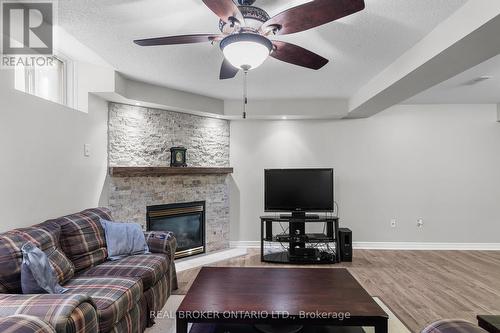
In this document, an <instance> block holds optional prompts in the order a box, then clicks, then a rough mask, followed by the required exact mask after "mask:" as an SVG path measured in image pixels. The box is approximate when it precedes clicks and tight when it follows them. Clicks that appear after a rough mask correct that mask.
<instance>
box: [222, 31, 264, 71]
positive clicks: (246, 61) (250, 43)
mask: <svg viewBox="0 0 500 333" xmlns="http://www.w3.org/2000/svg"><path fill="white" fill-rule="evenodd" d="M220 48H221V49H222V52H223V53H224V57H225V58H226V59H227V60H228V61H229V62H230V63H231V65H233V66H234V67H236V68H241V69H245V70H248V69H255V68H257V67H259V66H260V65H262V63H263V62H264V61H265V60H266V59H267V57H268V56H269V54H270V53H271V50H272V48H273V44H272V43H271V41H270V40H269V39H267V38H266V37H264V36H261V35H258V34H253V33H239V34H234V35H229V36H227V37H226V38H224V39H223V40H222V41H221V43H220Z"/></svg>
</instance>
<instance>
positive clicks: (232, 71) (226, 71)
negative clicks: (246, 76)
mask: <svg viewBox="0 0 500 333" xmlns="http://www.w3.org/2000/svg"><path fill="white" fill-rule="evenodd" d="M238 71H239V69H238V68H236V67H234V66H233V65H231V63H230V62H229V61H227V60H226V58H224V61H223V62H222V66H221V68H220V74H219V79H220V80H225V79H232V78H233V77H235V76H236V74H238Z"/></svg>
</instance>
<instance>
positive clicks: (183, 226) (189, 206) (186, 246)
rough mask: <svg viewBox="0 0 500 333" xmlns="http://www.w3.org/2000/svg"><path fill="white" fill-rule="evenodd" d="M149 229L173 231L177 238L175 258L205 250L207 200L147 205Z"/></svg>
mask: <svg viewBox="0 0 500 333" xmlns="http://www.w3.org/2000/svg"><path fill="white" fill-rule="evenodd" d="M146 220H147V230H148V231H172V232H173V233H174V234H175V237H176V239H177V251H176V252H175V258H176V259H177V258H183V257H188V256H192V255H195V254H200V253H204V252H205V201H198V202H183V203H175V204H168V205H155V206H148V207H147V216H146Z"/></svg>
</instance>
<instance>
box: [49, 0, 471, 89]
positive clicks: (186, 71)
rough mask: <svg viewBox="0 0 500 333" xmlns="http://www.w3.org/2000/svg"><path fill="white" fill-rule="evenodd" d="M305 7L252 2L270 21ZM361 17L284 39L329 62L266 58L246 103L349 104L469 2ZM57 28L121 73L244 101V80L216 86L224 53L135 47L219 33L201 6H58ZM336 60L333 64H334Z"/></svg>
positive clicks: (374, 11)
mask: <svg viewBox="0 0 500 333" xmlns="http://www.w3.org/2000/svg"><path fill="white" fill-rule="evenodd" d="M302 2H306V1H304V0H302V1H286V0H257V1H256V3H255V5H256V6H259V7H262V8H264V9H265V10H267V11H268V12H269V14H270V15H271V16H272V15H273V14H276V13H278V12H280V11H282V10H284V9H286V8H288V7H291V6H293V5H296V4H298V3H302ZM365 2H366V9H365V10H364V11H363V12H360V13H357V14H354V15H352V16H349V17H346V18H343V19H341V20H339V21H337V22H334V23H330V24H327V25H324V26H322V27H319V28H316V29H313V30H309V31H305V32H301V33H297V34H294V35H287V36H281V37H280V39H281V40H285V41H289V42H292V43H295V44H298V45H301V46H303V47H305V48H308V49H310V50H311V51H314V52H316V53H318V54H320V55H322V56H324V57H326V58H328V59H330V60H331V62H330V63H329V64H328V65H327V66H325V67H324V68H323V69H321V70H319V71H312V70H308V69H303V68H301V67H297V66H293V65H290V64H286V63H282V62H280V61H277V60H275V59H273V58H269V59H268V60H267V61H266V62H265V63H264V64H263V65H262V66H261V67H259V68H258V69H256V70H254V71H252V72H251V73H250V74H249V96H250V97H251V98H289V97H293V98H307V97H309V98H311V97H322V98H348V97H350V96H352V95H353V94H354V93H355V92H356V91H357V90H358V89H359V88H360V87H361V86H363V85H364V84H366V83H367V82H368V81H369V80H370V79H371V78H372V77H374V76H375V75H376V74H378V73H379V72H381V71H382V70H383V69H384V68H385V67H387V66H388V65H389V64H391V63H392V62H393V61H394V60H395V59H397V58H398V57H399V56H401V55H402V54H403V53H404V52H405V51H406V50H408V49H409V48H411V47H412V46H413V45H414V44H415V43H417V42H418V41H419V40H421V39H422V38H423V37H424V36H426V35H427V34H428V33H429V32H430V31H431V30H432V29H433V28H435V27H436V26H437V25H438V24H439V23H440V22H441V21H443V20H444V19H445V18H447V17H448V16H450V15H451V14H452V13H453V12H455V11H456V10H457V9H458V8H459V7H460V6H461V5H463V4H464V3H465V2H466V0H404V1H402V0H365ZM59 7H60V8H59V24H60V25H61V26H62V27H63V28H64V29H66V30H67V31H68V32H70V33H71V34H73V35H74V36H75V37H76V38H77V39H79V40H80V41H81V42H83V43H84V44H86V45H87V46H89V47H90V48H91V49H93V50H94V51H96V52H97V53H98V54H99V55H101V56H102V58H104V59H105V60H106V61H108V62H109V63H110V64H111V65H112V66H114V67H115V68H116V69H117V70H118V71H120V72H122V73H124V74H125V75H127V76H129V77H131V78H134V79H137V80H141V81H145V82H148V83H153V84H159V85H163V86H167V87H171V88H176V89H181V90H185V91H189V92H194V93H200V94H204V95H208V96H212V97H217V98H224V99H237V98H240V96H241V90H242V87H241V86H242V84H241V74H239V75H238V76H237V77H236V78H235V79H233V80H225V81H220V80H219V79H218V75H219V68H220V64H221V62H222V53H221V51H220V50H219V48H218V46H217V45H211V44H210V43H204V44H191V45H175V46H161V47H149V48H144V47H139V46H137V45H135V44H133V43H132V40H133V39H137V38H147V37H159V36H169V35H176V34H188V33H217V32H218V28H217V26H218V19H217V17H216V16H215V15H214V14H213V13H212V12H211V11H210V10H209V9H208V8H206V7H205V6H204V4H203V3H202V2H201V1H200V0H182V1H179V0H87V1H81V0H63V1H59ZM332 60H333V61H332Z"/></svg>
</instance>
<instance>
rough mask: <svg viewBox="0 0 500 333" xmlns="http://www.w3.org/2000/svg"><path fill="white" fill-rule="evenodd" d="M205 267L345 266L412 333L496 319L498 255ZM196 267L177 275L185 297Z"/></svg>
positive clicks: (357, 254) (249, 260)
mask: <svg viewBox="0 0 500 333" xmlns="http://www.w3.org/2000/svg"><path fill="white" fill-rule="evenodd" d="M210 266H239V267H291V268H293V267H322V268H326V267H332V268H338V267H346V268H348V269H349V271H350V272H351V274H352V275H354V277H355V278H356V279H357V280H358V281H359V282H360V283H361V285H362V286H363V287H364V288H365V289H366V290H367V291H368V292H369V293H370V294H371V295H372V296H377V297H379V298H381V299H382V301H383V302H384V303H385V304H386V305H387V306H388V307H389V308H390V309H391V310H392V311H393V312H394V313H395V314H396V316H397V317H398V318H399V319H400V320H401V321H402V322H403V323H404V324H405V325H406V326H407V327H408V328H409V329H410V330H411V331H412V332H420V330H421V329H422V328H424V327H425V326H426V325H427V324H429V323H430V322H432V321H435V320H438V319H443V318H461V319H466V320H469V321H472V322H476V319H475V317H476V315H477V314H499V315H500V251H382V250H355V251H354V259H353V262H352V263H341V264H337V265H321V266H310V265H308V266H297V265H293V266H285V265H276V264H267V263H262V262H260V252H259V250H258V249H250V250H249V252H248V254H247V255H246V256H243V257H238V258H234V259H229V260H224V261H220V262H217V263H215V264H212V265H210ZM198 272H199V268H195V269H191V270H186V271H183V272H180V273H179V274H178V279H179V290H178V291H176V293H177V294H185V293H186V292H187V290H188V289H189V286H190V285H191V283H192V282H193V280H194V278H195V277H196V275H197V274H198Z"/></svg>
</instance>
